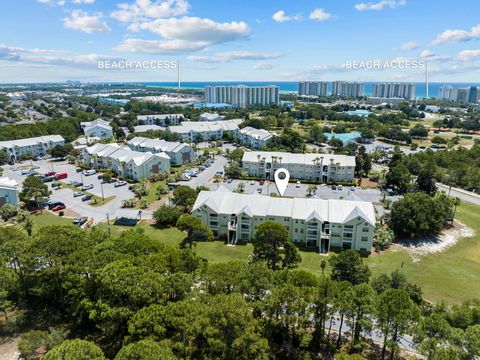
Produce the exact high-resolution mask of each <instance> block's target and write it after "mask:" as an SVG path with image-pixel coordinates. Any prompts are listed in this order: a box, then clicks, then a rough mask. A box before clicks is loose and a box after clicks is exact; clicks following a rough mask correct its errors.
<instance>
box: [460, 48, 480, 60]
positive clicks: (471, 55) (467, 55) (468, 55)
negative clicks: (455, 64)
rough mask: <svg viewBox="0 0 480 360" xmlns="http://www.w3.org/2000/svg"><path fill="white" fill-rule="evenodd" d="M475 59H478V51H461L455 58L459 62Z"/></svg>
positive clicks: (479, 52) (479, 56)
mask: <svg viewBox="0 0 480 360" xmlns="http://www.w3.org/2000/svg"><path fill="white" fill-rule="evenodd" d="M477 58H480V50H463V51H461V52H460V53H459V54H458V56H457V59H458V60H460V61H471V60H476V59H477Z"/></svg>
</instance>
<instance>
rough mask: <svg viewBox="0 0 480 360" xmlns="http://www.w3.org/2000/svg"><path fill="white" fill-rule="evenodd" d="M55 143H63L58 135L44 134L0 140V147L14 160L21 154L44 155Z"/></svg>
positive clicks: (11, 160)
mask: <svg viewBox="0 0 480 360" xmlns="http://www.w3.org/2000/svg"><path fill="white" fill-rule="evenodd" d="M57 145H65V140H64V139H63V137H61V136H60V135H45V136H39V137H34V138H28V139H18V140H8V141H0V149H1V150H5V151H6V152H7V155H8V156H9V158H10V162H16V161H18V160H19V159H20V157H21V156H22V155H25V154H31V155H33V157H38V156H45V155H46V154H47V150H48V149H51V148H53V147H55V146H57Z"/></svg>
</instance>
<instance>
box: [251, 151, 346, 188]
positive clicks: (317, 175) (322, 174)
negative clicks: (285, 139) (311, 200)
mask: <svg viewBox="0 0 480 360" xmlns="http://www.w3.org/2000/svg"><path fill="white" fill-rule="evenodd" d="M242 167H243V169H244V170H245V171H246V172H247V173H248V175H249V176H253V177H257V178H261V179H274V175H275V171H276V170H277V169H280V168H285V169H287V170H288V171H289V173H290V178H291V179H305V180H314V181H321V182H323V183H329V182H350V181H353V180H354V176H355V156H347V155H332V154H292V153H284V152H267V151H246V152H245V153H244V154H243V158H242Z"/></svg>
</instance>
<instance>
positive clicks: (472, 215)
mask: <svg viewBox="0 0 480 360" xmlns="http://www.w3.org/2000/svg"><path fill="white" fill-rule="evenodd" d="M479 213H480V206H475V205H471V204H468V203H462V204H461V205H460V206H459V208H458V210H457V219H458V220H459V221H461V222H463V223H464V224H466V225H468V226H470V227H472V228H473V229H475V231H476V235H475V236H473V237H471V238H466V239H462V240H460V241H459V242H458V243H457V244H456V245H455V246H452V247H451V248H449V249H448V250H446V251H444V252H441V253H438V254H433V255H428V256H425V257H424V258H422V260H420V261H419V262H417V263H413V262H412V261H411V259H410V257H409V255H408V254H407V252H406V251H404V250H402V249H399V248H398V247H393V248H391V249H389V250H387V251H385V252H383V253H382V254H380V255H377V254H374V255H371V256H370V257H368V258H366V259H365V260H364V261H365V263H366V264H367V265H368V266H369V267H370V269H371V270H372V274H373V276H376V275H379V274H381V273H390V272H392V271H394V270H396V269H399V270H400V271H401V272H403V273H404V274H405V275H406V277H407V278H408V280H409V281H411V282H413V283H415V284H417V285H418V286H420V287H421V288H422V290H423V293H424V297H425V298H426V299H428V300H431V301H440V300H445V301H447V302H449V303H459V302H461V301H464V300H466V299H471V298H480V271H479V270H480V221H479V215H478V214H479ZM47 216H48V217H47ZM40 218H41V220H40V221H42V222H43V223H51V222H50V219H52V218H54V219H55V221H64V220H65V219H58V218H57V217H55V216H53V215H50V214H45V215H41V217H40ZM51 221H53V219H52V220H51ZM102 226H105V225H102ZM137 227H139V228H141V229H143V230H144V231H145V233H146V234H147V235H148V236H150V237H151V238H153V239H157V240H159V241H162V242H165V243H168V244H172V245H178V244H179V243H180V242H181V241H182V239H183V238H184V236H185V235H184V233H182V232H180V231H179V230H177V229H176V228H171V229H165V230H158V229H155V228H154V227H152V226H150V225H148V224H147V223H146V222H140V223H139V224H138V225H137ZM126 229H128V228H125V227H120V226H112V227H111V231H112V234H113V235H115V234H118V233H120V232H122V231H125V230H126ZM252 250H253V248H252V245H251V244H247V245H238V246H235V247H230V246H226V245H225V244H224V243H223V242H221V241H214V242H207V243H199V244H197V245H196V246H195V247H194V251H195V252H196V253H197V254H198V255H199V256H201V257H203V258H205V259H207V260H208V261H209V262H210V263H218V262H227V261H233V260H240V261H247V260H248V256H249V255H250V254H251V253H252ZM300 255H301V256H302V262H301V263H300V265H299V268H300V269H303V270H307V271H310V272H312V273H315V274H317V275H319V274H320V273H321V269H320V262H321V261H322V260H323V259H327V260H328V257H326V256H322V255H320V254H318V253H315V252H306V251H300ZM402 265H403V267H402ZM326 272H327V273H328V272H329V267H328V265H327V268H326Z"/></svg>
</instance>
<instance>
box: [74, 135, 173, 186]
mask: <svg viewBox="0 0 480 360" xmlns="http://www.w3.org/2000/svg"><path fill="white" fill-rule="evenodd" d="M82 158H83V162H84V163H85V165H87V166H89V167H91V168H93V169H109V170H112V171H113V172H114V173H115V175H116V176H119V177H122V178H128V179H133V180H137V181H138V180H140V179H144V178H148V177H150V176H152V175H155V174H157V175H158V174H163V173H169V172H170V158H169V156H168V155H167V154H165V153H158V154H152V153H151V152H139V151H133V150H130V149H129V148H122V147H120V146H119V145H118V144H95V145H93V146H90V147H87V148H84V149H83V150H82Z"/></svg>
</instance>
